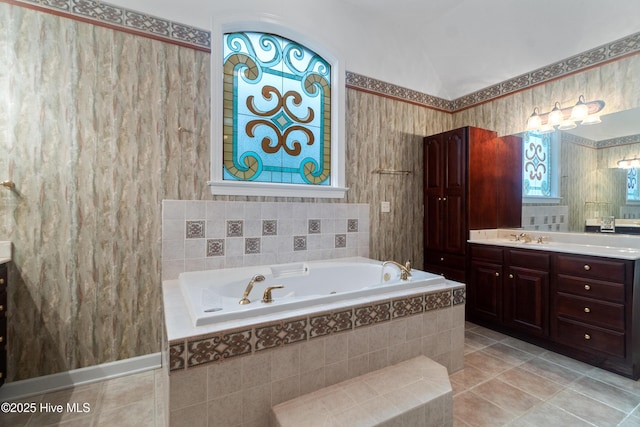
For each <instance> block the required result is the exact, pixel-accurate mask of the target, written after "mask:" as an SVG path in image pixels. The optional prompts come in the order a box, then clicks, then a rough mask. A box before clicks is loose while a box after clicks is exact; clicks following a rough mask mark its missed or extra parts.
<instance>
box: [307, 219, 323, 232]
mask: <svg viewBox="0 0 640 427" xmlns="http://www.w3.org/2000/svg"><path fill="white" fill-rule="evenodd" d="M320 230H321V228H320V220H319V219H310V220H309V234H319V233H320V232H321V231H320Z"/></svg>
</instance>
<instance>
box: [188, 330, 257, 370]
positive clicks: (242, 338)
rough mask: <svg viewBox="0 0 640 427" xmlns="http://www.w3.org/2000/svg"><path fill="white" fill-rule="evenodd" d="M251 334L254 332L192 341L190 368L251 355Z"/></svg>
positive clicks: (231, 333)
mask: <svg viewBox="0 0 640 427" xmlns="http://www.w3.org/2000/svg"><path fill="white" fill-rule="evenodd" d="M251 332H252V330H246V331H237V332H229V333H226V334H223V335H221V336H213V337H209V338H204V339H201V340H198V341H190V342H189V343H188V346H187V364H188V366H189V367H192V366H197V365H202V364H203V363H209V362H215V361H218V360H221V359H229V358H231V357H236V356H241V355H243V354H250V353H251V336H252V333H251Z"/></svg>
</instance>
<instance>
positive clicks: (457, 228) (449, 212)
mask: <svg viewBox="0 0 640 427" xmlns="http://www.w3.org/2000/svg"><path fill="white" fill-rule="evenodd" d="M444 143H445V151H444V154H445V159H444V162H445V165H446V166H445V179H444V189H443V197H442V201H441V203H442V205H443V208H442V209H443V218H444V221H443V226H444V231H445V233H446V237H445V239H444V247H443V249H444V250H445V251H447V252H451V253H459V254H463V253H465V248H466V242H467V231H466V230H467V222H466V213H467V209H466V194H467V191H466V182H467V138H466V128H462V129H456V130H453V131H451V132H447V133H446V134H445V138H444Z"/></svg>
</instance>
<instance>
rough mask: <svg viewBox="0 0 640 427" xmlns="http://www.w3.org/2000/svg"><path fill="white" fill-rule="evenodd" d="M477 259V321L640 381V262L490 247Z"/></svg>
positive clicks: (473, 315) (472, 272)
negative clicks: (639, 334) (639, 331)
mask: <svg viewBox="0 0 640 427" xmlns="http://www.w3.org/2000/svg"><path fill="white" fill-rule="evenodd" d="M469 251H470V254H471V259H470V263H469V282H468V283H467V305H466V310H467V319H468V320H469V321H471V322H474V323H478V324H481V325H483V326H487V327H490V328H493V329H496V330H499V331H501V332H505V333H507V334H510V335H513V336H516V337H518V338H520V339H523V340H526V341H529V342H532V343H534V344H536V345H540V346H543V347H545V348H548V349H550V350H553V351H556V352H558V353H562V354H564V355H567V356H569V357H572V358H575V359H578V360H581V361H583V362H586V363H589V364H592V365H594V366H598V367H601V368H603V369H607V370H610V371H613V372H616V373H618V374H621V375H624V376H627V377H630V378H633V379H638V378H640V338H639V337H638V336H637V335H638V332H637V331H638V330H639V328H640V320H639V319H640V308H638V307H640V300H638V299H639V298H640V297H639V296H638V292H637V289H640V262H639V261H632V260H622V259H613V258H604V257H595V256H585V255H574V254H565V253H559V252H548V251H544V250H538V249H515V248H510V247H503V246H491V245H482V244H470V245H469ZM634 307H636V311H638V313H637V314H636V313H634Z"/></svg>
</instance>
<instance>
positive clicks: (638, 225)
mask: <svg viewBox="0 0 640 427" xmlns="http://www.w3.org/2000/svg"><path fill="white" fill-rule="evenodd" d="M601 118H602V123H600V124H597V125H591V126H578V127H577V128H575V129H572V130H569V131H556V132H555V133H554V135H552V137H551V138H550V140H552V141H557V142H556V143H557V144H558V153H559V156H560V158H559V164H558V165H557V169H556V170H557V172H558V175H559V176H558V183H559V189H558V190H559V191H558V192H559V194H558V196H559V199H555V200H550V201H547V202H546V203H545V202H543V201H542V200H540V199H538V200H536V199H528V198H525V199H523V206H522V226H523V228H525V229H528V230H539V231H569V232H585V231H596V232H601V231H603V232H612V231H613V232H616V233H629V234H640V200H633V197H634V194H638V183H637V176H638V175H637V169H622V168H620V167H619V166H618V162H619V161H620V160H622V159H631V158H634V157H636V158H640V108H637V109H633V110H627V111H622V112H618V113H613V114H608V115H603V116H602V117H601ZM518 136H520V137H522V138H523V140H526V138H525V135H524V134H519V135H518ZM526 151H527V148H526V147H524V150H523V153H526ZM525 155H526V154H525ZM525 169H526V168H523V170H525ZM525 173H526V171H525ZM525 182H526V180H524V181H523V186H524V184H525ZM523 190H524V189H523ZM523 194H525V191H523ZM550 202H551V203H550ZM609 217H614V218H615V227H614V229H613V230H608V229H607V228H609V227H608V226H609V224H610V223H609V220H610V218H609ZM603 218H604V223H605V227H604V229H603V228H602V224H603Z"/></svg>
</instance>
